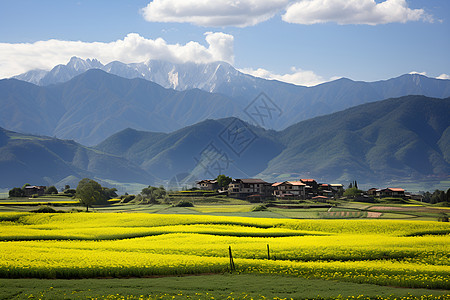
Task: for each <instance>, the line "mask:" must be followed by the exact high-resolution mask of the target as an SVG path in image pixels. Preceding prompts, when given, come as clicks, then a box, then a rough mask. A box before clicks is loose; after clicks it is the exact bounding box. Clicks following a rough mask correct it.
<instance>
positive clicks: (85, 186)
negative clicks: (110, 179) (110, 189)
mask: <svg viewBox="0 0 450 300" xmlns="http://www.w3.org/2000/svg"><path fill="white" fill-rule="evenodd" d="M75 196H76V198H78V199H79V200H80V203H81V204H83V205H84V206H86V211H89V206H92V204H94V203H96V202H99V201H101V200H102V199H103V189H102V186H101V185H100V184H99V183H98V182H96V181H95V180H92V179H89V178H84V179H82V180H80V182H79V183H78V186H77V189H76V195H75Z"/></svg>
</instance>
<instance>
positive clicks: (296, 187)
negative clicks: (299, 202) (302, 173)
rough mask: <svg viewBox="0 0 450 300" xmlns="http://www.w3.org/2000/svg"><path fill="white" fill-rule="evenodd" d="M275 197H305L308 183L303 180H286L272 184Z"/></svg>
mask: <svg viewBox="0 0 450 300" xmlns="http://www.w3.org/2000/svg"><path fill="white" fill-rule="evenodd" d="M272 188H273V195H274V196H275V197H295V198H301V199H305V197H306V184H304V183H303V182H301V181H284V182H276V183H274V184H272Z"/></svg>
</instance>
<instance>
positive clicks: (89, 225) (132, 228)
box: [0, 213, 450, 289]
mask: <svg viewBox="0 0 450 300" xmlns="http://www.w3.org/2000/svg"><path fill="white" fill-rule="evenodd" d="M449 233H450V225H449V224H448V223H440V222H426V221H389V220H290V219H263V218H244V217H219V216H217V217H216V216H200V215H157V214H97V213H88V214H86V213H73V214H70V213H66V214H31V213H0V277H3V278H20V277H35V278H86V277H127V276H149V275H176V274H199V273H221V272H228V271H229V270H230V259H229V252H228V249H229V248H228V247H231V249H232V254H233V257H234V264H235V267H236V272H248V273H267V274H280V275H286V276H300V277H305V278H321V279H333V280H344V281H352V282H358V283H359V282H364V283H375V284H380V285H393V286H403V287H424V288H443V289H449V288H450V281H449V278H450V236H449ZM268 252H269V253H268ZM268 255H270V259H268Z"/></svg>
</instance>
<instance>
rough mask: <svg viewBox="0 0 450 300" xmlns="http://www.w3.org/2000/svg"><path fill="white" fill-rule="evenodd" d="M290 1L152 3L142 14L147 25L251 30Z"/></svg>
mask: <svg viewBox="0 0 450 300" xmlns="http://www.w3.org/2000/svg"><path fill="white" fill-rule="evenodd" d="M288 2H289V0H154V1H152V2H150V3H149V4H148V5H147V6H146V7H144V8H143V9H142V10H141V12H142V14H143V16H144V18H145V20H147V21H149V22H177V23H191V24H196V25H200V26H237V27H246V26H253V25H256V24H258V23H261V22H264V21H266V20H268V19H270V18H272V17H273V16H274V15H275V14H276V13H277V12H278V11H280V10H281V9H283V8H285V7H286V5H287V4H288Z"/></svg>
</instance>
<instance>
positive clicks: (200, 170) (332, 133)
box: [0, 96, 450, 187]
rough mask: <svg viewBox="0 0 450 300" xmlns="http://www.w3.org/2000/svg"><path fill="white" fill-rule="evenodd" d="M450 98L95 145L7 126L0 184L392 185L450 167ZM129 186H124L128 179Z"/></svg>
mask: <svg viewBox="0 0 450 300" xmlns="http://www.w3.org/2000/svg"><path fill="white" fill-rule="evenodd" d="M449 113H450V98H446V99H436V98H429V97H425V96H405V97H401V98H393V99H388V100H383V101H377V102H373V103H368V104H363V105H359V106H357V107H353V108H350V109H347V110H344V111H341V112H337V113H333V114H330V115H326V116H320V117H316V118H313V119H310V120H306V121H302V122H299V123H297V124H295V125H292V126H290V127H288V128H286V129H285V130H282V131H274V130H267V129H264V128H261V127H259V126H254V125H251V124H249V123H246V122H244V121H242V120H240V119H238V118H234V117H231V118H223V119H218V120H205V121H202V122H200V123H197V124H194V125H191V126H187V127H184V128H182V129H179V130H176V131H174V132H171V133H163V132H148V131H139V130H136V129H131V128H128V129H125V130H122V131H120V132H118V133H116V134H113V135H111V136H110V137H108V138H107V139H105V140H104V141H102V142H101V143H99V144H98V145H97V146H95V147H85V146H82V145H80V144H78V143H76V142H74V141H71V140H60V139H56V138H51V137H45V136H36V135H30V134H20V133H15V132H12V131H8V130H5V129H1V130H0V169H1V170H8V171H7V172H1V173H0V183H1V185H0V187H12V186H21V184H23V183H24V182H31V183H33V184H34V183H37V184H42V183H47V184H63V183H67V182H70V183H71V184H74V183H76V180H79V179H80V178H83V177H93V178H97V179H99V180H112V181H114V182H118V183H131V182H137V183H142V184H147V185H148V184H166V185H167V184H169V186H170V185H172V187H173V186H176V187H180V186H182V185H184V184H190V183H192V182H193V181H195V180H197V179H204V178H214V177H215V176H217V175H218V174H222V173H224V174H227V175H229V176H232V177H234V178H247V177H260V178H263V179H266V180H268V181H283V180H287V179H298V178H305V177H307V178H310V177H312V178H316V179H317V180H319V181H322V182H332V183H333V182H336V183H347V182H350V181H352V180H355V179H356V180H358V182H359V183H361V184H369V185H375V186H376V185H385V184H386V183H387V182H390V181H392V180H397V181H398V180H416V181H418V182H420V180H423V179H426V178H434V179H436V180H442V179H446V178H448V176H449V174H450V118H448V116H449ZM119 185H120V184H119Z"/></svg>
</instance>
